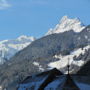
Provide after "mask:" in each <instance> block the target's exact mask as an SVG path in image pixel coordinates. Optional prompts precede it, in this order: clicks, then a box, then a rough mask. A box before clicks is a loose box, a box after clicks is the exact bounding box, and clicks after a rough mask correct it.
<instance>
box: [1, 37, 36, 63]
mask: <svg viewBox="0 0 90 90" xmlns="http://www.w3.org/2000/svg"><path fill="white" fill-rule="evenodd" d="M34 40H35V38H34V37H28V36H25V35H22V36H20V37H18V38H17V39H14V40H3V41H0V64H3V63H4V62H5V61H6V60H8V59H10V58H11V57H12V56H13V55H15V53H17V52H18V51H20V50H22V49H23V48H25V47H27V46H28V45H29V44H30V43H31V42H32V41H34Z"/></svg>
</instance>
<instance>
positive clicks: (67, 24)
mask: <svg viewBox="0 0 90 90" xmlns="http://www.w3.org/2000/svg"><path fill="white" fill-rule="evenodd" d="M84 28H85V26H84V25H83V23H82V22H81V21H80V20H79V19H78V18H74V19H71V18H68V16H63V17H62V19H61V20H60V23H59V24H57V25H56V27H55V28H54V29H50V30H49V31H48V32H47V33H46V35H49V34H53V33H63V32H66V31H70V30H73V31H74V32H81V31H82V30H83V29H84Z"/></svg>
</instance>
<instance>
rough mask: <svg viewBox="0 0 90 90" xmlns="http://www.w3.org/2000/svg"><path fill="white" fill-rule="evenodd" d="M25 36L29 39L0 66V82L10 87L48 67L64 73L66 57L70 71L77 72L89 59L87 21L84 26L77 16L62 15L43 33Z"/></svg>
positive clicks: (89, 46)
mask: <svg viewBox="0 0 90 90" xmlns="http://www.w3.org/2000/svg"><path fill="white" fill-rule="evenodd" d="M29 40H30V41H29V42H31V41H33V42H32V43H29V44H28V45H27V46H25V47H24V49H21V50H20V51H19V52H17V53H16V54H15V53H14V54H15V55H13V57H11V58H10V59H9V60H8V62H5V63H4V64H2V65H1V66H0V71H1V72H0V85H1V86H3V87H5V88H9V90H11V89H10V88H11V87H14V88H15V87H16V86H17V84H18V83H19V82H20V81H22V80H23V79H24V78H25V77H27V76H30V75H32V74H36V73H39V72H43V71H46V70H48V69H51V68H57V69H59V70H60V71H61V72H62V73H64V74H66V73H67V64H68V61H69V64H70V73H71V74H76V73H79V74H80V73H83V71H82V67H83V68H84V65H86V64H87V63H88V62H89V61H90V25H88V26H85V25H84V24H83V23H81V22H80V20H79V19H77V18H75V19H69V18H68V17H67V16H64V17H63V18H62V19H61V21H60V23H59V24H58V25H56V27H55V28H54V29H50V30H49V31H48V32H47V33H46V34H45V36H43V37H41V38H39V39H36V40H35V39H33V40H31V39H29ZM25 41H26V40H25ZM24 45H25V44H24ZM6 56H7V55H6ZM89 66H90V65H88V67H89ZM88 72H89V71H88ZM85 75H90V73H88V74H85ZM13 90H14V89H13Z"/></svg>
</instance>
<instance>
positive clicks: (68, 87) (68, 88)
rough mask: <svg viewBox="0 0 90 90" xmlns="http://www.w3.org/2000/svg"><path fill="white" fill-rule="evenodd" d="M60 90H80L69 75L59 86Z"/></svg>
mask: <svg viewBox="0 0 90 90" xmlns="http://www.w3.org/2000/svg"><path fill="white" fill-rule="evenodd" d="M60 88H61V90H80V89H79V87H78V86H77V85H76V84H75V82H74V81H73V79H72V78H71V76H70V75H69V74H67V75H66V78H65V80H64V81H63V82H62V83H61V85H60Z"/></svg>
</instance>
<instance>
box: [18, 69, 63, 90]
mask: <svg viewBox="0 0 90 90" xmlns="http://www.w3.org/2000/svg"><path fill="white" fill-rule="evenodd" d="M60 75H62V73H61V72H60V71H59V70H57V69H56V68H54V69H52V70H49V71H46V72H42V73H40V74H37V75H33V76H28V77H27V78H26V79H25V80H24V81H23V82H21V84H20V86H19V87H20V88H29V89H30V88H32V87H33V88H34V89H35V90H43V89H44V88H45V87H46V86H47V85H48V84H49V83H50V82H52V81H53V80H54V79H55V78H56V77H58V76H60ZM20 90H21V89H20Z"/></svg>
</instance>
